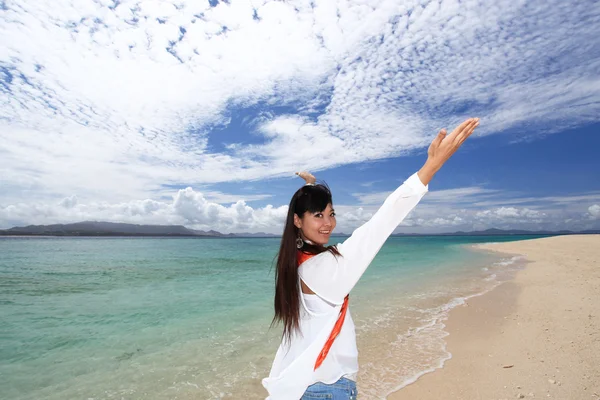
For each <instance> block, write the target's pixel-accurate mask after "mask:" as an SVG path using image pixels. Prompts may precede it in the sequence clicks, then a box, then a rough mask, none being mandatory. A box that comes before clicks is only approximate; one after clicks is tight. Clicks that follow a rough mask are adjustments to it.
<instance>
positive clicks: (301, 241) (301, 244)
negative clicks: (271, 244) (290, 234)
mask: <svg viewBox="0 0 600 400" xmlns="http://www.w3.org/2000/svg"><path fill="white" fill-rule="evenodd" d="M302 246H304V240H302V238H301V237H300V236H298V238H297V239H296V247H297V248H299V249H301V248H302Z"/></svg>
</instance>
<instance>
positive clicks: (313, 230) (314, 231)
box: [294, 203, 336, 246]
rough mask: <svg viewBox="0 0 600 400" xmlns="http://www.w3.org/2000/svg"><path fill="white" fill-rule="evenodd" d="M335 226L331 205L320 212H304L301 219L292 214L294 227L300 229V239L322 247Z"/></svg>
mask: <svg viewBox="0 0 600 400" xmlns="http://www.w3.org/2000/svg"><path fill="white" fill-rule="evenodd" d="M335 224H336V222H335V211H334V210H333V206H332V205H331V203H330V204H327V207H325V209H324V210H323V211H321V212H315V213H312V212H310V211H307V212H305V213H304V215H303V216H302V218H300V217H298V215H296V214H294V225H296V228H298V229H300V236H301V237H302V239H308V240H310V241H311V242H313V243H315V244H320V245H323V246H324V245H326V244H327V242H329V237H330V236H331V232H333V230H334V229H335Z"/></svg>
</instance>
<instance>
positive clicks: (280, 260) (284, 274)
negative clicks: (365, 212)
mask: <svg viewBox="0 0 600 400" xmlns="http://www.w3.org/2000/svg"><path fill="white" fill-rule="evenodd" d="M328 204H333V201H332V197H331V191H330V190H329V187H328V186H327V184H325V183H319V184H317V185H306V186H303V187H301V188H300V189H298V190H297V191H296V193H294V195H293V196H292V200H290V205H289V208H288V213H287V218H286V220H285V227H284V228H283V235H282V237H281V245H280V247H279V253H278V255H277V269H276V270H275V316H274V317H273V321H272V322H271V326H273V325H274V324H275V323H276V322H279V321H283V338H285V339H286V340H288V341H289V340H290V339H291V337H292V333H293V332H294V331H295V330H298V329H299V327H300V324H299V320H300V290H299V288H298V287H299V284H298V279H299V277H298V248H297V246H296V239H297V238H298V237H299V231H300V230H299V229H298V228H297V227H296V225H294V214H296V215H298V217H300V218H302V216H304V213H306V212H310V213H317V212H322V211H323V210H325V208H327V205H328ZM300 250H301V251H303V252H305V253H308V254H319V253H322V252H324V251H329V252H331V253H332V254H334V255H336V256H339V255H340V253H339V252H338V251H337V249H336V248H335V246H328V247H325V246H322V245H318V244H308V243H304V245H303V246H302V248H301V249H300Z"/></svg>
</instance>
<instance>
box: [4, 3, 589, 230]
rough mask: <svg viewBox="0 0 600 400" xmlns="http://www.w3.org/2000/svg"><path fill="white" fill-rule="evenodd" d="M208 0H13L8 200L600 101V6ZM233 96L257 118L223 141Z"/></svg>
mask: <svg viewBox="0 0 600 400" xmlns="http://www.w3.org/2000/svg"><path fill="white" fill-rule="evenodd" d="M213 5H214V6H211V4H209V2H198V1H186V0H182V1H177V2H172V1H154V0H148V1H138V0H122V1H114V2H113V1H91V0H88V1H77V2H73V1H69V0H58V1H53V2H49V1H40V0H35V1H33V0H29V1H21V2H18V3H13V2H5V3H3V9H2V12H1V13H0V41H1V42H2V46H0V142H1V143H2V148H0V151H1V152H2V158H1V159H2V161H1V162H0V171H2V175H1V176H2V178H1V180H0V184H1V185H2V186H3V188H10V190H3V191H2V194H0V201H3V203H4V204H15V203H17V202H19V201H25V199H26V198H27V194H30V193H35V194H36V195H37V196H38V197H52V196H53V197H64V196H66V195H67V194H68V193H78V201H79V202H82V201H85V202H86V203H87V204H89V203H90V202H91V201H92V199H95V200H98V199H101V200H103V201H108V202H111V203H114V202H127V201H128V200H127V199H131V198H154V197H155V195H156V194H157V193H161V192H163V191H164V190H165V187H185V186H187V185H193V186H194V187H197V186H198V185H200V184H203V183H215V182H226V181H234V182H239V181H247V180H257V179H261V178H265V177H280V176H290V175H291V174H292V173H293V172H294V171H295V170H297V169H299V168H303V167H305V166H307V165H309V166H310V167H311V168H312V170H313V171H314V170H318V169H326V168H331V167H333V166H337V165H342V164H346V163H354V162H361V161H365V160H373V159H380V158H385V157H395V156H401V155H403V154H406V153H408V152H411V151H413V150H415V149H418V148H422V147H423V146H425V145H427V144H428V142H429V140H430V139H431V138H432V136H433V135H434V134H435V132H436V131H437V128H439V127H441V126H449V127H450V126H451V125H453V124H455V123H456V122H457V121H458V120H459V119H460V118H462V117H463V116H464V115H465V114H466V113H470V114H480V115H481V116H484V119H483V121H482V125H481V128H480V134H481V135H488V134H493V133H499V132H503V131H505V130H507V129H508V128H511V127H518V126H525V125H528V124H529V125H531V124H535V126H536V127H537V129H536V130H537V131H539V132H540V133H548V132H552V131H556V130H558V129H564V128H566V127H572V126H578V125H582V124H586V123H590V122H594V121H598V116H599V115H600V103H599V102H598V101H597V99H598V97H599V95H600V80H599V78H598V74H597V71H598V68H599V66H600V54H599V53H598V51H597V48H596V47H595V43H596V38H597V37H598V36H600V24H595V23H590V22H589V21H596V20H597V19H598V16H599V15H600V10H599V9H598V7H596V6H595V4H594V3H593V2H592V3H589V2H574V3H565V2H561V1H558V0H553V1H550V2H548V1H533V2H531V1H530V2H524V1H517V2H515V1H509V0H499V1H495V2H493V4H492V3H482V2H478V1H475V0H467V1H461V2H458V1H456V0H442V1H424V2H423V1H416V0H410V1H404V2H398V1H395V0H380V1H374V2H372V3H371V4H366V3H365V2H363V1H358V0H356V1H354V0H350V1H322V2H312V1H307V0H297V1H291V2H285V3H284V2H277V1H265V0H261V1H252V2H250V1H235V2H218V3H213ZM583 16H585V18H583ZM282 109H283V110H285V111H281V110H282ZM232 110H246V111H247V113H248V114H249V120H252V121H255V122H254V123H253V124H248V125H247V129H248V131H247V132H244V135H241V136H240V137H239V138H235V139H231V140H230V141H231V143H229V142H227V141H225V143H224V147H223V149H220V148H215V147H214V146H212V145H211V143H212V141H214V140H216V141H219V140H218V138H217V137H215V136H217V135H219V133H218V132H219V130H218V129H215V128H218V127H222V126H225V125H227V124H228V123H229V121H230V120H231V119H230V115H231V111H232ZM250 135H251V136H252V140H250V141H249V140H247V139H248V137H249V136H250ZM182 201H183V200H182ZM185 201H190V202H192V203H193V201H196V202H200V203H201V200H199V199H196V200H192V199H186V200H185ZM200 203H194V204H196V205H199V204H200ZM186 204H187V203H186ZM186 207H188V208H186V210H188V212H191V211H189V210H190V208H189V207H191V206H190V205H189V204H187V205H186ZM239 207H240V210H241V212H242V215H245V214H244V212H243V208H244V207H243V206H239ZM75 208H76V205H75ZM209 211H210V212H209ZM209 211H207V212H208V214H206V215H204V216H203V217H202V218H208V219H210V218H211V215H212V214H210V213H211V212H215V211H213V210H212V209H211V210H209ZM196 217H197V218H199V220H200V219H201V218H200V217H199V216H196Z"/></svg>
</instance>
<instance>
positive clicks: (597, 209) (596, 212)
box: [588, 204, 600, 219]
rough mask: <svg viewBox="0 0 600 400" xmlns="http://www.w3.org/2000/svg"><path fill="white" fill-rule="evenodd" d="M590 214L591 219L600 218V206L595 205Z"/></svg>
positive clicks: (590, 209)
mask: <svg viewBox="0 0 600 400" xmlns="http://www.w3.org/2000/svg"><path fill="white" fill-rule="evenodd" d="M588 212H589V213H590V218H591V219H598V218H600V205H598V204H594V205H592V206H590V207H589V208H588Z"/></svg>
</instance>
